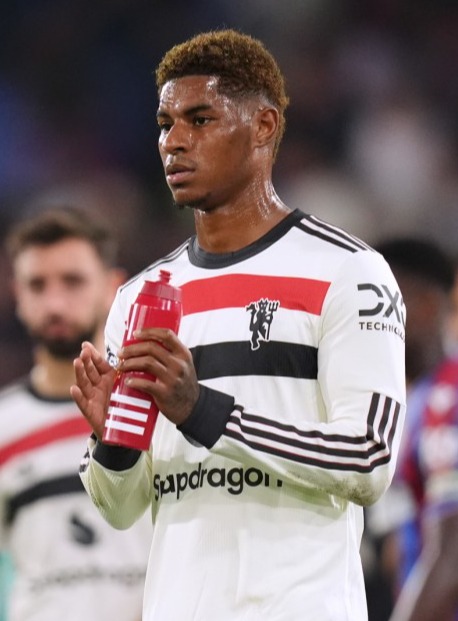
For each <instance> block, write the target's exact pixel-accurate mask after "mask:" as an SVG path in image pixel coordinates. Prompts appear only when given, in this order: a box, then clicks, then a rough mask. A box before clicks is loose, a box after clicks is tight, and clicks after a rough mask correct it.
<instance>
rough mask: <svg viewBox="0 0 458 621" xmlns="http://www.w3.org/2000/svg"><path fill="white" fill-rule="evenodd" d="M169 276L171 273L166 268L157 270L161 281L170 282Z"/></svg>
mask: <svg viewBox="0 0 458 621" xmlns="http://www.w3.org/2000/svg"><path fill="white" fill-rule="evenodd" d="M171 276H172V274H171V273H170V272H168V271H167V270H160V272H159V280H160V281H161V282H170V278H171Z"/></svg>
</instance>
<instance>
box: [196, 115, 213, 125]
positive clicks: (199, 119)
mask: <svg viewBox="0 0 458 621" xmlns="http://www.w3.org/2000/svg"><path fill="white" fill-rule="evenodd" d="M210 121H211V119H210V117H208V116H195V117H194V119H193V123H194V125H196V126H197V127H203V126H204V125H207V123H209V122H210Z"/></svg>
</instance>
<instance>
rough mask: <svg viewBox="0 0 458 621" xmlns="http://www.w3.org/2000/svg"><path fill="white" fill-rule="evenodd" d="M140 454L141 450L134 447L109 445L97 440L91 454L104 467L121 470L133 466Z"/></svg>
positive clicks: (116, 470)
mask: <svg viewBox="0 0 458 621" xmlns="http://www.w3.org/2000/svg"><path fill="white" fill-rule="evenodd" d="M141 454H142V452H141V451H137V450H136V449H131V448H126V447H124V446H111V445H109V444H103V443H102V442H100V441H99V440H97V442H96V445H95V448H94V452H93V453H92V456H93V458H94V459H95V461H96V462H98V463H99V464H100V465H101V466H103V467H104V468H107V469H108V470H114V471H115V472H121V471H122V470H129V468H132V467H133V466H135V464H136V463H137V461H138V460H139V459H140V455H141Z"/></svg>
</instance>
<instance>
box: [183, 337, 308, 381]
mask: <svg viewBox="0 0 458 621" xmlns="http://www.w3.org/2000/svg"><path fill="white" fill-rule="evenodd" d="M191 353H192V357H193V360H194V365H195V367H196V371H197V377H198V379H199V380H205V379H211V378H215V377H233V376H240V375H247V376H250V375H267V376H276V377H295V378H301V379H316V378H317V376H318V350H317V348H316V347H311V346H309V345H300V344H297V343H282V342H278V341H268V342H264V343H262V346H261V347H260V349H259V350H256V351H252V350H251V349H250V344H249V343H247V341H240V342H227V343H214V344H211V345H202V346H198V347H193V348H191Z"/></svg>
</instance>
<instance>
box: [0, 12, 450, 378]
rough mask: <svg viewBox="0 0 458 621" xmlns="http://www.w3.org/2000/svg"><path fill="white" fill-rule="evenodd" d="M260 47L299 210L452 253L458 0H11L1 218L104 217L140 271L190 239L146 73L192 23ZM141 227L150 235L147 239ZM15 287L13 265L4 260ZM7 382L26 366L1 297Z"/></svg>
mask: <svg viewBox="0 0 458 621" xmlns="http://www.w3.org/2000/svg"><path fill="white" fill-rule="evenodd" d="M219 27H235V28H238V29H240V30H243V31H244V32H247V33H249V34H252V35H254V36H256V37H259V38H261V39H262V40H263V41H264V42H265V43H266V45H267V46H268V47H269V48H270V49H271V50H272V52H273V53H274V54H275V56H276V57H277V58H278V60H279V62H280V65H281V67H282V69H283V71H284V72H285V75H286V79H287V88H288V92H289V95H290V99H291V104H290V107H289V110H288V114H287V122H288V126H287V131H286V135H285V138H284V145H283V147H282V150H281V155H280V156H279V159H278V161H277V164H276V170H275V172H274V179H275V183H276V187H277V190H278V191H279V194H280V196H281V198H282V199H283V200H284V201H285V202H286V203H287V204H289V205H290V206H292V207H299V208H301V209H302V210H304V211H306V212H312V213H314V214H316V215H318V216H321V217H322V218H324V219H326V220H329V221H331V222H333V223H335V224H337V225H341V226H344V227H345V228H347V229H349V230H350V231H352V232H353V233H355V234H356V235H359V236H362V237H363V238H364V239H366V240H368V241H369V242H374V243H375V242H376V241H377V239H378V238H380V237H381V236H386V235H388V234H390V233H392V232H410V233H426V234H428V235H429V236H433V237H434V238H436V239H438V240H440V242H441V243H442V244H443V245H444V246H445V247H447V249H449V250H451V251H452V252H454V253H455V252H456V251H455V249H456V247H457V241H458V239H457V238H458V230H457V227H456V226H454V220H455V217H456V210H457V205H458V116H457V115H456V110H457V108H458V82H457V80H456V79H453V76H454V73H455V71H456V66H457V65H458V11H457V8H456V2H454V1H452V0H436V1H434V2H433V1H432V0H415V1H413V0H403V1H402V2H401V1H399V0H368V1H367V2H358V1H356V0H353V1H351V0H341V1H339V2H335V0H282V2H278V0H212V1H211V2H209V1H208V0H193V1H191V2H190V1H189V0H186V1H185V0H175V2H174V3H173V9H172V7H171V5H170V3H169V2H165V1H164V0H156V1H154V2H151V1H147V0H132V1H130V2H126V1H124V0H109V1H108V0H98V1H97V2H92V1H91V2H89V0H16V1H15V2H8V3H7V6H6V8H4V11H3V17H2V20H0V144H1V145H2V148H1V149H0V222H1V224H2V230H5V229H6V228H7V226H8V224H9V223H10V222H11V221H12V220H14V219H15V218H16V217H17V216H18V215H22V214H24V212H25V213H27V211H30V212H33V211H36V210H37V209H40V208H42V207H43V206H45V205H50V204H51V205H52V204H57V203H59V204H61V203H62V202H67V203H69V204H76V205H83V206H86V207H87V208H88V209H97V210H101V211H104V212H107V213H108V215H109V216H110V219H111V220H112V221H113V225H114V226H115V228H116V232H117V233H118V234H119V235H120V237H121V242H122V252H121V261H122V262H123V264H124V267H126V268H127V269H128V270H129V272H135V271H136V270H138V269H139V268H140V267H142V266H143V265H145V264H147V263H149V262H151V261H152V260H154V259H155V258H156V257H159V256H161V255H163V254H164V252H167V251H168V250H170V249H173V248H174V247H175V246H176V245H177V244H178V243H180V242H181V240H183V239H184V238H185V237H187V236H188V235H189V234H190V232H191V231H192V222H191V220H190V217H189V214H179V215H178V214H177V212H176V210H175V209H174V208H173V206H172V205H171V203H170V198H169V194H168V191H167V189H166V186H165V183H164V180H163V175H162V170H161V166H160V161H159V158H158V155H157V149H156V139H157V132H156V127H155V107H156V103H157V99H156V92H155V84H154V68H155V66H156V64H157V62H158V61H159V60H160V58H161V56H162V54H163V53H164V52H165V50H166V49H167V48H168V47H170V46H171V45H172V44H173V43H174V42H176V41H179V40H183V39H184V38H186V37H188V36H189V35H192V34H194V33H195V32H198V31H201V30H207V29H211V28H219ZM150 231H157V234H155V235H153V236H151V234H150ZM0 275H1V276H4V282H5V283H6V282H7V276H8V273H7V267H6V266H5V265H4V258H3V256H2V257H1V260H0ZM1 300H2V301H1V302H0V315H1V319H2V321H1V323H0V325H1V328H0V351H1V354H2V359H3V360H5V359H7V360H8V364H7V365H2V368H1V371H0V384H2V383H5V382H7V381H8V380H9V379H11V378H13V377H16V376H17V374H18V372H20V371H21V369H23V368H27V366H28V364H29V358H28V356H29V354H28V350H27V343H25V342H24V340H23V339H24V337H23V336H22V332H21V330H20V329H19V327H18V325H17V323H16V320H15V318H14V311H13V305H12V301H11V297H10V296H9V295H2V297H1Z"/></svg>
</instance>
